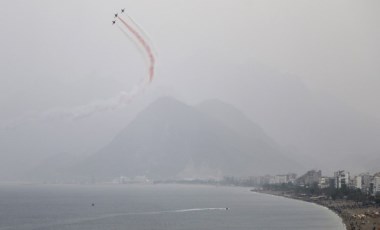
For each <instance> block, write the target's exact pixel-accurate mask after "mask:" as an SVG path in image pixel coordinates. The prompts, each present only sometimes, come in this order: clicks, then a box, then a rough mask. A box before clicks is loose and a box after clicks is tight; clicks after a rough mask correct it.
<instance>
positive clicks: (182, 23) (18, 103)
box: [0, 0, 380, 172]
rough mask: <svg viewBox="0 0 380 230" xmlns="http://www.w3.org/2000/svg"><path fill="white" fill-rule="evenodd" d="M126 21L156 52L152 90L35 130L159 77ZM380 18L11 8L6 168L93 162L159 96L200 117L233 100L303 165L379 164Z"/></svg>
mask: <svg viewBox="0 0 380 230" xmlns="http://www.w3.org/2000/svg"><path fill="white" fill-rule="evenodd" d="M121 8H126V12H127V13H128V14H129V15H130V16H132V17H133V18H134V20H135V21H136V22H137V23H138V24H139V25H140V26H141V27H142V28H143V30H144V31H145V33H146V34H148V36H149V40H150V42H151V43H152V44H153V45H154V47H155V48H154V49H155V53H156V54H157V72H156V75H155V78H154V80H153V82H152V84H151V85H150V86H149V87H148V88H146V89H145V90H144V93H143V94H141V95H140V96H139V98H137V99H136V100H135V102H134V104H133V105H130V106H127V107H126V108H125V110H122V111H113V112H111V113H103V114H100V115H99V114H98V115H97V116H94V117H91V118H89V117H85V118H83V119H81V120H80V121H75V122H71V123H70V122H65V121H63V122H61V123H60V121H59V120H58V121H57V120H55V121H54V122H55V123H51V124H45V123H44V122H45V121H44V117H43V116H42V119H39V120H38V121H37V122H36V120H33V119H34V118H35V117H36V116H37V117H38V116H39V114H44V113H46V111H52V110H58V111H61V110H64V111H73V110H76V109H78V108H85V107H86V106H88V105H91V104H94V103H95V104H96V105H98V104H99V103H107V102H108V101H109V100H111V101H112V98H115V96H118V95H120V92H128V91H130V90H132V88H133V87H134V86H135V85H136V84H137V83H138V82H140V81H141V80H142V79H144V78H146V77H147V65H146V63H145V60H144V57H143V55H142V53H141V52H140V51H139V49H138V48H136V46H135V44H134V43H133V42H132V41H131V40H129V39H127V38H126V37H125V36H124V35H123V34H122V32H121V31H120V30H119V29H118V28H117V26H112V23H111V21H112V20H113V14H114V13H115V12H117V11H120V9H121ZM378 12H380V2H379V1H377V0H373V1H343V0H337V1H331V0H318V1H317V0H316V1H304V0H288V1H284V0H278V1H269V0H265V1H264V0H263V1H255V0H188V1H184V0H161V1H153V0H151V1H149V0H138V1H137V0H136V1H134V0H129V1H121V0H112V1H94V0H81V1H74V0H68V1H58V0H49V1H48V0H28V1H26V0H3V1H1V2H0V28H1V36H0V63H1V68H0V126H1V125H2V124H8V123H9V122H10V121H16V123H17V122H20V121H23V122H21V123H20V124H22V125H24V126H22V125H20V127H17V128H16V129H11V130H1V129H0V156H3V157H2V163H1V162H0V163H1V164H0V167H9V168H12V167H13V165H17V164H19V163H17V162H25V159H26V158H25V157H28V160H30V161H32V160H33V159H35V160H36V161H37V158H36V157H35V156H36V155H38V154H40V155H41V156H42V155H43V156H46V155H48V154H55V153H58V152H68V153H73V154H86V155H88V154H91V153H93V152H95V151H96V150H97V149H99V148H100V147H102V146H104V145H105V144H106V143H107V142H108V141H109V140H111V139H112V138H113V137H114V136H115V135H116V133H117V132H118V131H119V130H120V129H122V128H123V127H124V126H125V125H126V124H127V123H128V121H130V120H131V119H132V117H133V116H134V115H135V114H136V111H139V110H141V109H142V107H144V106H146V105H147V104H148V103H149V102H150V101H152V100H153V99H154V98H157V97H158V96H160V95H172V96H175V97H177V98H178V99H180V100H183V101H185V102H188V103H190V104H196V103H199V102H201V101H203V100H205V99H209V98H219V99H222V100H223V101H226V102H228V103H230V104H233V105H235V106H237V107H238V108H240V109H242V110H243V111H244V112H245V113H246V114H247V115H248V116H249V117H250V118H251V119H252V120H253V121H255V122H257V123H258V124H259V125H261V126H262V127H263V128H264V129H265V130H266V131H267V132H268V133H269V134H270V135H271V136H273V137H274V138H275V139H276V140H277V141H279V142H280V143H281V144H284V145H289V146H293V147H294V148H296V149H301V150H302V151H299V152H300V153H303V154H304V155H307V153H310V152H311V151H314V153H318V154H319V153H320V154H325V156H331V155H337V154H338V153H339V154H357V153H360V152H362V150H363V148H366V149H365V151H366V152H367V153H371V154H374V155H375V156H376V155H377V154H378V153H377V152H376V151H378V149H377V148H378V147H377V145H376V146H375V145H372V144H373V143H377V142H379V141H378V140H377V139H378V138H379V136H378V133H379V129H378V126H374V125H373V124H374V123H376V122H377V123H380V100H379V96H380V78H379V73H380V65H379V64H380V43H379V41H380V27H379V22H380V16H379V13H378ZM315 92H318V95H319V96H322V97H324V99H321V100H320V98H314V97H313V95H312V94H313V93H315ZM321 92H322V93H321ZM320 102H322V104H318V103H320ZM355 110H356V111H355ZM358 114H360V115H358ZM346 115H347V116H346ZM361 115H362V116H361ZM370 117H372V118H370ZM30 118H32V119H30ZM63 120H64V119H63ZM28 123H30V124H28ZM352 123H354V124H353V125H352V126H350V127H349V128H346V127H347V124H352ZM322 126H323V127H324V128H323V129H322V128H321V129H319V128H318V127H322ZM345 134H355V135H356V136H355V135H351V136H350V135H345ZM362 134H363V135H362ZM328 135H330V136H328ZM323 137H324V138H323ZM358 139H362V140H358ZM356 141H357V142H358V143H357V144H355V146H347V143H351V144H352V143H356ZM372 146H375V147H372ZM319 147H321V148H322V149H319ZM363 151H364V150H363ZM19 154H20V155H19ZM23 154H27V155H23ZM4 155H5V157H4ZM16 158H18V159H16ZM12 159H13V160H14V162H15V163H14V164H11V163H9V164H8V161H9V162H11V161H12ZM15 159H16V160H15ZM337 159H340V158H339V157H337ZM7 160H8V161H7ZM322 160H323V159H322ZM311 162H312V161H311ZM337 162H339V160H338V161H337ZM0 172H1V171H0Z"/></svg>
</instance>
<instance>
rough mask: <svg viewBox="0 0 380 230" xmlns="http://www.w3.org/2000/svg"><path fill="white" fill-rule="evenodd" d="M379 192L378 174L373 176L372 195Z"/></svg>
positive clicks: (379, 179)
mask: <svg viewBox="0 0 380 230" xmlns="http://www.w3.org/2000/svg"><path fill="white" fill-rule="evenodd" d="M376 193H380V176H375V177H374V178H373V195H376Z"/></svg>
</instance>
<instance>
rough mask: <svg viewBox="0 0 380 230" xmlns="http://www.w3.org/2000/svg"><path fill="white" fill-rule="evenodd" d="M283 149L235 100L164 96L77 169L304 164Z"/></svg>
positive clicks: (234, 171) (163, 170)
mask: <svg viewBox="0 0 380 230" xmlns="http://www.w3.org/2000/svg"><path fill="white" fill-rule="evenodd" d="M205 106H206V107H205ZM283 153H285V151H283V150H282V149H281V148H280V147H279V146H278V145H277V144H276V143H275V141H274V140H273V139H271V138H270V137H269V136H267V135H266V134H265V133H264V131H263V130H262V129H261V128H260V127H259V126H257V125H256V124H254V123H253V122H252V121H250V120H249V119H247V118H246V117H245V116H244V115H243V114H242V113H241V112H240V111H238V110H237V109H235V108H233V107H232V106H230V105H227V104H225V103H222V102H220V101H208V102H205V103H203V104H201V105H199V106H198V107H193V106H188V105H186V104H184V103H182V102H179V101H177V100H175V99H173V98H170V97H164V98H160V99H158V100H157V101H155V102H154V103H152V104H151V105H149V106H148V107H147V108H146V109H145V110H143V111H142V112H141V113H140V114H139V115H138V116H137V117H136V118H135V119H134V120H133V121H132V122H131V123H130V124H129V125H128V126H127V127H126V128H125V129H124V130H122V131H121V132H120V133H119V134H118V135H117V136H116V137H115V138H114V139H113V140H112V141H111V142H110V143H109V144H108V145H106V146H105V147H104V148H102V149H101V150H100V151H99V152H97V153H95V154H94V155H92V156H90V157H89V158H88V159H86V160H84V161H83V162H82V163H80V164H79V165H77V166H76V167H75V169H74V171H76V172H77V173H78V174H80V175H84V176H89V177H90V176H94V177H96V178H110V177H117V176H120V175H124V176H131V177H133V176H142V175H145V176H147V177H149V178H155V179H184V178H198V179H199V178H221V177H222V176H225V175H235V176H250V175H262V174H265V173H270V172H272V173H274V172H276V173H287V172H290V171H292V172H293V171H295V170H299V169H300V168H301V167H300V165H298V164H297V163H296V162H295V161H294V160H291V159H288V158H287V157H286V156H284V155H283Z"/></svg>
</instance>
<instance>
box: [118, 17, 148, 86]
mask: <svg viewBox="0 0 380 230" xmlns="http://www.w3.org/2000/svg"><path fill="white" fill-rule="evenodd" d="M117 18H118V19H119V20H120V21H121V22H122V23H123V24H124V25H125V27H127V29H128V30H129V31H130V32H131V33H132V34H133V35H134V36H135V37H136V38H137V40H138V41H139V42H140V43H141V45H142V46H143V47H144V49H145V51H146V52H147V53H148V56H149V62H150V66H149V82H152V80H153V76H154V63H155V59H154V55H153V52H152V49H151V48H150V46H149V45H148V43H147V42H146V41H145V40H144V38H143V37H142V36H141V35H140V34H139V33H138V32H137V31H136V30H135V29H133V28H132V27H131V26H130V25H129V24H128V23H127V22H125V21H124V20H123V19H122V18H120V17H119V16H118V17H117Z"/></svg>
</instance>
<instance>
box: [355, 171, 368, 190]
mask: <svg viewBox="0 0 380 230" xmlns="http://www.w3.org/2000/svg"><path fill="white" fill-rule="evenodd" d="M371 181H372V176H371V175H369V173H361V174H359V175H357V176H355V178H354V187H355V188H357V189H360V190H361V191H362V192H363V193H364V194H369V188H370V183H371Z"/></svg>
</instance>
